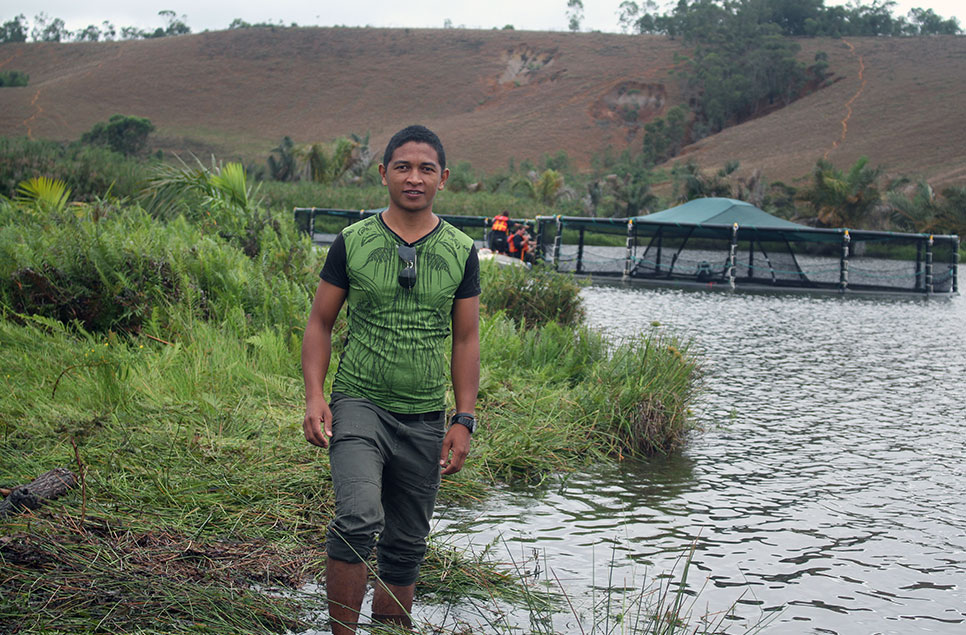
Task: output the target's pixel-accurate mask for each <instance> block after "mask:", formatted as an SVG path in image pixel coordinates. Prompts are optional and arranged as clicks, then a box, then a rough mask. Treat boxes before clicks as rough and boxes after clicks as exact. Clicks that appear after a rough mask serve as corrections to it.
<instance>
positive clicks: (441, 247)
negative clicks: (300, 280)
mask: <svg viewBox="0 0 966 635" xmlns="http://www.w3.org/2000/svg"><path fill="white" fill-rule="evenodd" d="M340 238H341V242H342V245H340V244H339V242H340V240H339V239H337V240H336V243H335V244H333V246H332V248H331V249H330V251H329V254H328V256H327V257H326V263H325V267H324V268H323V270H322V278H323V279H324V280H326V281H327V282H330V283H332V284H335V285H336V286H340V287H342V288H343V289H347V291H348V293H347V295H346V318H347V321H348V325H349V330H348V334H347V336H346V341H345V346H344V348H343V351H342V356H341V358H340V359H339V368H338V370H337V371H336V375H335V380H334V382H333V385H332V390H333V392H340V393H344V394H347V395H351V396H354V397H364V398H366V399H369V400H370V401H372V402H373V403H375V404H376V405H378V406H380V407H381V408H384V409H386V410H389V411H391V412H400V413H419V412H431V411H434V410H443V409H444V408H445V407H446V387H447V380H448V378H449V370H448V367H447V364H446V354H445V353H446V351H445V343H446V338H447V336H448V335H449V334H450V330H451V327H452V311H453V301H454V299H456V298H465V297H472V296H474V295H479V293H480V285H479V264H478V261H477V259H476V257H475V256H476V250H475V248H474V245H473V240H472V239H471V238H470V237H469V236H467V235H466V234H464V233H463V232H461V231H459V230H458V229H456V228H455V227H453V226H452V225H450V224H449V223H447V222H446V221H443V220H440V222H439V224H438V225H437V226H436V228H435V229H434V230H433V231H432V232H430V233H429V234H427V235H426V236H424V237H423V238H421V239H419V240H418V241H416V242H415V243H413V244H412V246H413V247H415V249H416V260H415V262H416V285H415V287H413V288H412V289H405V288H403V287H402V286H401V285H400V284H399V281H398V276H399V272H400V271H401V270H402V269H403V268H404V267H405V266H406V263H405V262H404V261H403V260H402V259H401V258H400V257H399V255H398V247H399V245H403V244H406V243H405V242H404V241H403V240H402V239H401V238H400V237H399V236H397V235H396V234H395V233H394V232H393V231H392V230H391V229H389V227H387V226H386V224H385V223H384V222H383V221H382V218H381V215H379V214H376V215H374V216H370V217H369V218H366V219H365V220H362V221H360V222H358V223H355V224H353V225H350V226H349V227H347V228H345V229H344V230H342V234H341V235H340ZM340 252H341V253H340ZM330 261H331V262H330Z"/></svg>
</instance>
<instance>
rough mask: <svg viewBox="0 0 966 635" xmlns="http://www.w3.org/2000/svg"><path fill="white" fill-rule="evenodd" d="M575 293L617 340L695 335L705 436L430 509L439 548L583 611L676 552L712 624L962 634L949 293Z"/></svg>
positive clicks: (961, 369)
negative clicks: (450, 545)
mask: <svg viewBox="0 0 966 635" xmlns="http://www.w3.org/2000/svg"><path fill="white" fill-rule="evenodd" d="M584 293H585V300H586V305H587V307H588V317H589V321H590V323H591V324H592V325H594V326H595V327H596V328H599V329H602V330H604V331H605V332H607V333H608V334H610V335H611V336H613V337H615V338H620V337H625V336H631V335H633V334H635V333H638V332H641V331H646V330H649V329H652V328H659V329H666V330H668V331H670V332H673V333H676V334H678V335H680V336H684V337H687V338H692V342H693V343H692V350H693V352H694V353H695V354H696V355H697V356H698V358H699V359H700V360H701V364H702V366H703V368H704V371H705V376H704V385H705V389H704V391H703V393H702V395H701V397H700V399H699V401H698V402H697V403H696V404H695V407H694V417H695V420H696V421H697V422H698V423H699V424H700V426H701V427H702V430H701V431H699V432H696V433H695V434H693V435H692V437H691V438H690V440H689V441H688V444H687V447H686V448H685V449H684V451H683V452H682V453H680V454H678V455H676V456H674V457H670V458H668V459H663V460H652V461H649V462H647V463H644V464H624V465H620V466H616V467H615V466H610V467H600V468H599V469H597V470H593V471H589V472H587V473H581V474H575V475H570V476H565V477H559V478H553V479H551V480H550V482H549V483H544V484H543V485H539V486H525V485H517V486H514V487H510V488H505V489H502V490H499V491H497V492H495V493H494V494H493V495H492V496H489V497H487V498H486V499H485V500H483V501H482V502H481V503H480V504H479V505H478V506H476V507H474V508H447V507H444V508H441V509H440V510H439V514H438V515H439V517H440V519H441V520H440V525H439V528H438V535H439V536H440V537H442V538H444V539H447V540H451V541H453V542H454V543H455V544H459V545H471V546H472V548H473V549H476V550H481V549H483V548H484V546H485V545H487V544H488V543H492V544H493V545H494V546H493V547H492V548H491V552H492V553H493V554H494V557H496V558H497V559H503V560H508V559H511V558H512V559H513V560H514V561H515V562H516V563H517V564H518V565H520V566H521V570H526V571H529V572H531V573H532V574H533V577H534V578H541V579H545V580H546V579H549V580H553V579H554V577H556V578H558V579H559V580H560V582H561V583H562V585H563V587H564V589H565V590H566V592H567V593H568V595H570V596H571V598H572V600H573V601H574V603H575V605H576V606H578V607H584V609H586V607H588V606H591V604H592V602H593V601H595V599H596V600H598V601H599V600H600V598H601V589H604V588H606V587H608V586H622V587H627V588H632V589H633V588H638V589H640V588H642V586H643V585H644V584H646V583H647V581H648V580H652V579H653V578H654V576H657V575H660V574H666V573H668V572H671V571H674V572H675V574H676V575H679V574H680V571H681V564H680V562H679V559H680V557H681V554H682V553H683V552H684V551H686V550H687V548H688V546H689V545H691V544H692V543H693V544H695V546H696V551H695V553H694V556H693V559H692V565H691V570H690V573H689V578H688V587H689V589H690V590H691V591H692V592H693V593H694V594H695V595H696V600H695V604H694V607H693V609H692V614H693V615H694V616H700V615H703V614H705V613H706V612H710V613H713V614H717V613H719V612H727V611H728V609H729V607H732V605H734V608H733V611H732V612H731V615H730V617H728V618H727V619H725V620H724V621H723V624H724V625H725V626H727V627H728V628H729V630H728V632H739V633H740V632H744V631H745V630H747V628H748V627H749V626H750V625H752V624H754V623H755V622H756V621H758V620H759V619H761V618H762V616H772V620H771V621H770V622H769V623H768V624H767V625H766V626H765V627H764V629H763V632H765V633H773V634H781V633H832V634H839V635H847V634H848V635H851V634H855V633H860V634H866V633H902V634H905V633H966V586H964V585H966V495H964V494H966V460H964V459H966V451H964V441H966V433H964V429H966V414H964V401H966V387H964V384H963V381H964V378H966V298H963V297H957V298H952V299H939V300H932V301H925V300H922V299H876V300H870V299H858V298H839V297H812V296H800V295H784V296H777V295H750V294H740V293H739V294H731V293H709V292H684V291H678V290H666V289H662V290H650V289H640V288H624V287H606V286H595V287H592V288H589V289H586V290H585V291H584ZM655 321H656V322H659V323H660V326H659V327H653V326H652V325H651V323H652V322H655ZM534 556H536V557H534ZM584 609H580V608H578V611H581V610H584ZM427 610H429V609H427ZM524 619H525V618H521V622H522V623H525V622H523V620H524ZM554 623H555V625H556V627H557V629H558V631H559V632H580V629H579V627H578V626H577V625H576V624H575V623H574V619H573V618H568V617H567V616H566V615H562V616H558V618H557V619H556V620H555V621H554ZM584 628H587V622H585V623H584ZM588 630H589V629H588Z"/></svg>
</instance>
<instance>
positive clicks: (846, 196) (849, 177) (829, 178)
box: [798, 157, 882, 229]
mask: <svg viewBox="0 0 966 635" xmlns="http://www.w3.org/2000/svg"><path fill="white" fill-rule="evenodd" d="M881 176H882V169H881V168H872V167H869V159H868V157H860V158H859V160H858V161H856V162H855V163H854V164H853V165H852V167H851V168H849V171H848V172H843V171H841V170H839V169H837V168H836V167H835V166H834V165H832V162H831V161H828V160H827V159H819V160H818V162H817V163H816V164H815V168H814V169H813V170H812V184H811V186H809V187H806V188H803V189H802V190H801V191H800V192H799V195H798V197H799V199H800V200H802V201H805V202H807V203H808V204H809V205H810V206H811V208H812V211H813V212H814V215H815V219H816V220H817V221H818V223H819V224H820V225H823V226H825V227H852V228H856V229H859V228H864V227H865V226H867V225H868V224H869V223H870V221H871V217H872V212H873V211H874V210H875V209H876V207H877V206H878V205H879V204H880V203H881V201H882V194H881V193H880V192H879V189H878V187H877V183H878V180H879V178H880V177H881Z"/></svg>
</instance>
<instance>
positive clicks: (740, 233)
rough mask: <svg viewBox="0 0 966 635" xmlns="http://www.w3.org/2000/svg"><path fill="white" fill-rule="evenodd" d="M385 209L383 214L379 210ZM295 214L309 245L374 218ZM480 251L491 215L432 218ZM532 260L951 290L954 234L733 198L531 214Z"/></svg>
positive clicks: (642, 272) (678, 276) (594, 272)
mask: <svg viewBox="0 0 966 635" xmlns="http://www.w3.org/2000/svg"><path fill="white" fill-rule="evenodd" d="M382 209H385V208H382ZM382 209H375V210H339V209H327V208H317V207H306V208H296V209H295V222H296V226H297V227H298V228H299V229H301V230H302V231H305V232H308V233H310V234H311V235H312V237H313V240H315V241H316V242H322V243H326V242H331V241H332V240H333V239H334V238H335V236H336V234H338V233H339V232H340V231H341V230H342V229H343V228H344V227H346V226H347V225H349V224H351V223H354V222H356V221H358V220H361V219H362V218H365V217H367V216H371V215H372V214H376V213H379V212H381V211H382ZM439 216H440V217H441V218H443V219H445V220H446V221H448V222H449V223H451V224H453V225H455V226H456V227H458V228H460V229H461V230H463V231H464V232H466V233H467V234H469V235H470V236H471V237H473V238H474V239H476V240H477V241H479V244H481V245H485V244H486V243H485V240H486V235H487V231H488V228H489V227H490V224H491V223H492V219H491V218H486V217H482V216H448V215H442V214H440V215H439ZM512 223H526V224H527V225H528V226H529V227H530V230H531V232H532V233H534V234H535V237H536V242H537V258H538V259H539V261H541V262H543V263H545V264H546V265H547V266H550V267H552V268H554V269H556V270H557V271H561V272H572V273H575V274H579V275H591V276H595V277H601V278H617V279H621V280H625V281H626V280H636V281H641V282H650V283H654V284H669V285H676V286H695V285H700V286H705V287H712V288H713V287H716V286H717V287H720V286H721V285H726V287H727V288H740V287H747V288H762V287H766V288H775V289H788V290H791V289H814V290H831V291H840V292H901V293H905V292H909V293H923V294H954V293H958V291H959V288H958V279H957V269H958V267H957V263H958V257H959V237H958V236H937V235H929V234H905V233H897V232H881V231H865V230H857V229H855V230H853V229H821V228H813V227H807V226H805V225H799V224H797V223H793V222H790V221H786V220H783V219H780V218H776V217H774V216H771V215H770V214H767V213H766V212H764V211H762V210H759V209H758V208H756V207H754V206H752V205H750V204H748V203H744V202H742V201H736V200H733V199H698V200H696V201H691V202H689V203H686V204H684V205H681V206H678V207H675V208H672V209H670V210H665V211H663V212H658V213H656V214H650V215H648V216H638V217H634V218H620V219H615V218H587V217H580V216H572V217H571V216H538V217H537V218H536V220H533V219H530V220H525V219H511V224H512Z"/></svg>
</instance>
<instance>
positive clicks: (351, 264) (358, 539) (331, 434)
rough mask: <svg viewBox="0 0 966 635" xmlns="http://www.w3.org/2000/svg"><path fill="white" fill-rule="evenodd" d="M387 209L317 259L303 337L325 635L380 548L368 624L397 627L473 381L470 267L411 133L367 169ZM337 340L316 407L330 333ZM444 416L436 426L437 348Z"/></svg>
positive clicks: (421, 138)
mask: <svg viewBox="0 0 966 635" xmlns="http://www.w3.org/2000/svg"><path fill="white" fill-rule="evenodd" d="M379 174H380V175H381V176H382V184H383V185H385V186H386V188H387V190H388V193H389V206H388V207H387V208H386V210H385V211H384V212H382V213H381V214H377V215H374V216H371V217H369V218H367V219H365V220H363V221H360V222H358V223H355V224H353V225H350V226H349V227H347V228H345V229H344V230H343V231H342V233H341V234H339V236H338V237H337V238H336V240H335V242H334V243H333V244H332V247H331V248H330V249H329V253H328V255H327V257H326V261H325V265H324V267H323V269H322V273H321V281H320V282H319V286H318V288H317V289H316V292H315V299H314V301H313V303H312V309H311V312H310V314H309V319H308V323H307V325H306V327H305V337H304V340H303V342H302V372H303V375H304V378H305V404H306V407H305V418H304V421H303V429H304V431H305V438H306V439H307V440H308V441H309V442H310V443H313V444H315V445H318V446H320V447H328V448H329V463H330V467H331V473H332V484H333V488H334V490H335V505H336V510H335V518H334V519H333V521H332V523H331V524H330V526H329V533H328V537H327V541H326V551H327V556H328V558H327V563H326V590H327V593H328V600H329V616H330V619H331V624H332V632H333V633H334V634H336V635H341V634H345V633H354V632H355V630H356V629H355V627H356V625H357V624H358V622H359V612H360V610H361V607H362V600H363V598H364V596H365V591H366V582H367V565H366V560H367V558H368V557H369V555H370V553H371V552H372V549H373V547H374V545H375V541H376V536H378V541H379V548H378V552H377V560H378V581H377V582H376V588H375V595H374V596H373V600H372V616H373V619H374V620H376V621H379V622H384V623H392V624H400V625H403V626H406V627H408V626H409V625H410V624H411V622H410V614H411V611H412V602H413V593H414V590H415V582H416V578H417V576H418V573H419V565H420V563H421V562H422V560H423V557H424V555H425V552H426V537H427V535H428V534H429V527H430V519H431V517H432V513H433V506H434V504H435V500H436V492H437V490H438V488H439V482H440V472H441V468H442V474H454V473H456V472H458V471H459V470H460V469H461V468H462V467H463V463H464V461H465V459H466V456H467V454H468V453H469V449H470V435H471V433H472V432H473V429H474V427H475V423H476V420H475V418H474V414H473V413H474V411H475V408H476V398H477V392H478V390H479V377H480V340H479V294H480V284H479V261H478V259H477V254H476V248H475V246H474V244H473V241H472V239H471V238H469V237H468V236H466V235H465V234H463V233H462V232H460V231H459V230H457V229H456V228H454V227H453V226H452V225H450V224H449V223H446V222H445V221H443V220H442V219H440V218H439V217H437V216H436V215H435V214H434V213H433V199H434V197H435V195H436V193H437V192H439V191H441V190H442V189H443V187H444V186H445V184H446V179H447V178H448V177H449V170H447V169H446V154H445V152H444V151H443V146H442V144H441V143H440V140H439V138H438V137H437V136H436V135H435V134H434V133H433V132H432V131H430V130H428V129H427V128H424V127H423V126H410V127H408V128H405V129H403V130H401V131H399V132H398V133H396V135H395V136H393V138H392V139H391V140H390V141H389V144H388V145H387V146H386V151H385V154H384V156H383V162H382V164H380V165H379ZM343 303H345V304H346V306H347V313H346V315H347V321H348V326H349V329H348V335H347V337H346V342H345V346H344V350H343V353H342V356H341V358H340V361H339V367H338V370H337V372H336V376H335V379H334V381H333V385H332V394H331V395H330V398H329V400H328V401H327V400H326V399H325V397H324V396H323V385H324V383H325V376H326V373H327V371H328V367H329V358H330V354H331V350H332V326H333V324H334V323H335V319H336V316H337V315H338V314H339V310H340V309H341V307H342V305H343ZM450 333H451V334H452V349H451V361H450V374H451V381H452V386H453V394H454V399H455V402H456V403H455V405H456V413H457V414H455V415H454V416H453V418H452V420H451V422H450V425H449V427H448V429H446V426H445V408H446V405H445V395H446V369H445V351H444V342H445V340H446V336H447V335H449V334H450Z"/></svg>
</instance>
